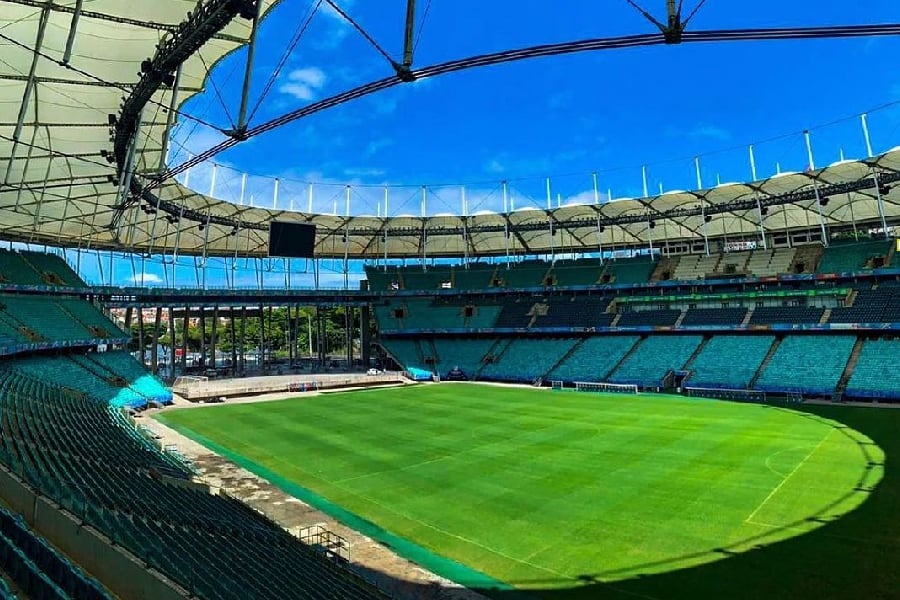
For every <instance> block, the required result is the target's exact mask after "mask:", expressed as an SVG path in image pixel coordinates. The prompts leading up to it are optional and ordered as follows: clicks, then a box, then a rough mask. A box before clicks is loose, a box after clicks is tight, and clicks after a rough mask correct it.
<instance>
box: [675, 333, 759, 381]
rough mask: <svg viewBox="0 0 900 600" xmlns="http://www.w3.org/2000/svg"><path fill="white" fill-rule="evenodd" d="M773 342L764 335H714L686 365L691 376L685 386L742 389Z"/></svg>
mask: <svg viewBox="0 0 900 600" xmlns="http://www.w3.org/2000/svg"><path fill="white" fill-rule="evenodd" d="M774 341H775V338H774V337H772V336H768V335H765V336H752V335H717V336H715V337H713V338H712V339H710V340H709V342H707V344H706V346H704V347H703V350H701V351H700V354H698V355H697V357H696V358H695V359H694V360H693V362H691V364H690V365H688V369H690V371H691V372H692V374H691V376H690V379H688V381H687V383H686V384H685V385H688V386H690V387H708V388H735V389H739V388H746V387H748V386H749V384H750V381H751V380H752V379H753V376H754V375H756V372H757V371H758V370H759V367H760V365H762V362H763V360H764V359H765V357H766V354H768V352H769V348H771V347H772V342H774Z"/></svg>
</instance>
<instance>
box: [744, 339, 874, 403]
mask: <svg viewBox="0 0 900 600" xmlns="http://www.w3.org/2000/svg"><path fill="white" fill-rule="evenodd" d="M854 343H856V338H855V337H854V336H851V335H824V336H810V335H791V336H787V337H786V338H784V340H782V342H781V344H780V345H779V346H778V349H777V350H776V351H775V354H773V355H772V358H771V360H770V361H769V364H768V365H766V367H765V370H764V371H763V373H762V375H761V376H760V378H759V380H757V382H756V385H755V386H754V387H755V388H756V389H758V390H763V391H766V392H793V393H802V394H820V395H831V394H832V393H833V392H834V390H835V388H836V387H837V384H838V382H839V381H840V378H841V375H842V374H843V373H844V369H845V367H846V366H847V361H848V359H849V358H850V353H851V352H852V351H853V345H854Z"/></svg>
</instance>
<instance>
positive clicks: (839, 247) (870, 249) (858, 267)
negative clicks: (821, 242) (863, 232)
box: [818, 240, 891, 273]
mask: <svg viewBox="0 0 900 600" xmlns="http://www.w3.org/2000/svg"><path fill="white" fill-rule="evenodd" d="M890 244H891V242H887V241H885V240H872V241H865V242H859V243H853V242H850V243H848V242H832V243H831V244H830V245H829V246H828V248H826V249H825V252H824V253H823V255H822V260H821V261H820V262H819V268H818V272H819V273H847V272H854V271H862V270H863V269H871V268H873V267H874V266H876V265H875V263H874V260H875V259H877V258H884V257H886V256H887V255H888V253H889V251H890ZM877 266H888V265H877Z"/></svg>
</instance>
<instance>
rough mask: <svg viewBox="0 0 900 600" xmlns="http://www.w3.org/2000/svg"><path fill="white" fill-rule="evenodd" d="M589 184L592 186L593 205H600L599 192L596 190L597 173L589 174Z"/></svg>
mask: <svg viewBox="0 0 900 600" xmlns="http://www.w3.org/2000/svg"><path fill="white" fill-rule="evenodd" d="M591 183H592V184H593V185H594V204H600V190H599V189H598V188H597V173H591Z"/></svg>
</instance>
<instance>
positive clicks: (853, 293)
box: [844, 288, 859, 307]
mask: <svg viewBox="0 0 900 600" xmlns="http://www.w3.org/2000/svg"><path fill="white" fill-rule="evenodd" d="M858 295H859V290H857V289H856V288H853V289H851V290H850V293H849V294H847V297H846V298H845V299H844V306H845V307H849V306H853V304H854V303H855V302H856V297H857V296H858Z"/></svg>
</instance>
